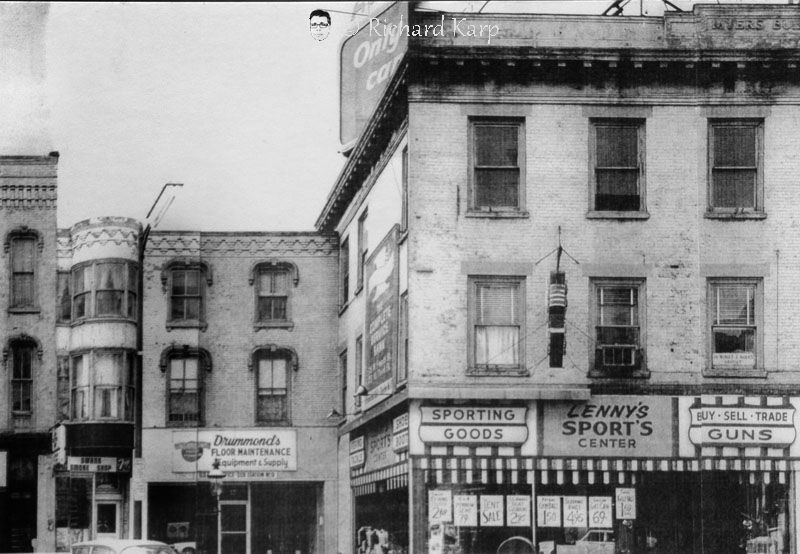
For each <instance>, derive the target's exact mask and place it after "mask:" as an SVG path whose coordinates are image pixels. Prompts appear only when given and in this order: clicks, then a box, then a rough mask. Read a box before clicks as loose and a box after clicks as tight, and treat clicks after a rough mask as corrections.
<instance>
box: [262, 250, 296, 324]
mask: <svg viewBox="0 0 800 554" xmlns="http://www.w3.org/2000/svg"><path fill="white" fill-rule="evenodd" d="M298 282H299V273H298V270H297V266H296V265H294V264H292V263H289V262H261V263H258V264H256V265H255V266H254V267H253V269H252V273H251V276H250V283H251V284H255V287H256V317H255V322H256V327H257V328H258V327H288V328H291V327H292V322H291V309H290V299H291V290H292V287H295V286H297V284H298Z"/></svg>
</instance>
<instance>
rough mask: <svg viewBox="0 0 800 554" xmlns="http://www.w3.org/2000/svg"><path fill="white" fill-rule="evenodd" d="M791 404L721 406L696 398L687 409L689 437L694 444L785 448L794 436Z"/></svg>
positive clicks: (711, 400)
mask: <svg viewBox="0 0 800 554" xmlns="http://www.w3.org/2000/svg"><path fill="white" fill-rule="evenodd" d="M794 414H795V408H794V406H792V405H791V404H784V403H783V402H781V403H780V404H775V405H755V406H753V405H744V404H742V403H740V404H738V405H721V404H718V403H716V402H715V401H714V400H713V399H706V401H704V400H703V399H699V398H698V399H697V400H696V401H695V403H694V405H693V406H692V407H690V408H689V420H690V424H689V440H690V441H691V442H692V443H693V444H694V445H695V446H733V447H766V448H786V447H788V446H789V445H791V444H792V443H793V442H794V441H795V438H796V435H797V433H796V431H795V426H794Z"/></svg>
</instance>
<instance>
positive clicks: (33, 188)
mask: <svg viewBox="0 0 800 554" xmlns="http://www.w3.org/2000/svg"><path fill="white" fill-rule="evenodd" d="M56 197H57V187H56V185H55V183H54V184H48V185H42V184H39V185H36V184H25V185H0V210H31V209H53V210H54V209H55V208H56Z"/></svg>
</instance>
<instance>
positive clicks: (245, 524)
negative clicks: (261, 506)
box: [218, 500, 250, 554]
mask: <svg viewBox="0 0 800 554" xmlns="http://www.w3.org/2000/svg"><path fill="white" fill-rule="evenodd" d="M248 512H249V509H248V503H247V501H224V500H223V501H221V502H220V503H219V539H218V540H219V552H220V553H221V554H249V553H250V544H249V541H248V540H247V537H248V536H249V534H250V524H249V523H250V514H249V513H248Z"/></svg>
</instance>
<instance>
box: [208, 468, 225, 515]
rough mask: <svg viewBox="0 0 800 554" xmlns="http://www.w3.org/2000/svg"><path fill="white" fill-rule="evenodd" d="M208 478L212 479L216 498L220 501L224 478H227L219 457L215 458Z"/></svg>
mask: <svg viewBox="0 0 800 554" xmlns="http://www.w3.org/2000/svg"><path fill="white" fill-rule="evenodd" d="M208 478H209V479H211V491H212V492H213V493H214V498H216V499H217V503H219V497H220V495H221V494H222V480H223V479H225V472H223V471H222V470H221V469H220V468H219V458H214V463H213V464H211V471H209V472H208ZM218 509H219V507H218Z"/></svg>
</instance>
